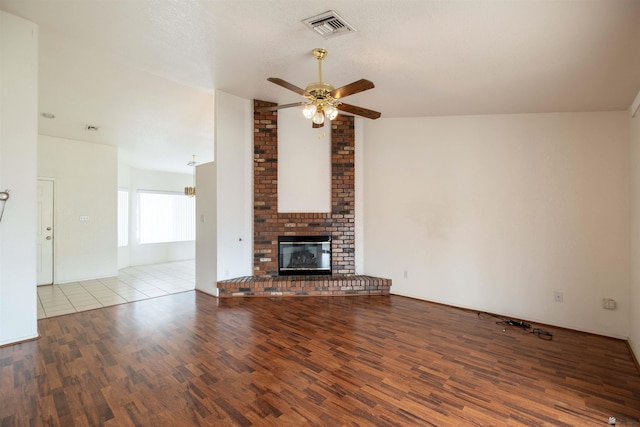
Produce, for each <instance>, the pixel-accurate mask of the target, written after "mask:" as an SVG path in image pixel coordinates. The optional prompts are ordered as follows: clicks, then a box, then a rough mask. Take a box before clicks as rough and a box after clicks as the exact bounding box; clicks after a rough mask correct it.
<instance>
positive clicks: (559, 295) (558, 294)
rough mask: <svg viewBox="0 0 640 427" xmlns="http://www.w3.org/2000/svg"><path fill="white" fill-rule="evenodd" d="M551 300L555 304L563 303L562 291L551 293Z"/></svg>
mask: <svg viewBox="0 0 640 427" xmlns="http://www.w3.org/2000/svg"><path fill="white" fill-rule="evenodd" d="M553 300H554V301H555V302H563V301H564V295H562V291H554V292H553Z"/></svg>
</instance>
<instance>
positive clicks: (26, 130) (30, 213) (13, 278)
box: [0, 12, 38, 345]
mask: <svg viewBox="0 0 640 427" xmlns="http://www.w3.org/2000/svg"><path fill="white" fill-rule="evenodd" d="M37 118H38V27H37V26H36V25H35V24H33V23H31V22H29V21H25V20H23V19H21V18H18V17H16V16H13V15H9V14H7V13H5V12H0V191H5V190H6V189H8V190H10V198H9V200H7V202H6V206H5V212H4V216H3V218H2V221H1V222H0V345H5V344H10V343H14V342H19V341H23V340H27V339H31V338H35V337H37V336H38V329H37V320H36V317H37V315H36V302H37V297H36V226H37V223H36V203H37V131H38V123H37ZM0 209H2V203H1V202H0Z"/></svg>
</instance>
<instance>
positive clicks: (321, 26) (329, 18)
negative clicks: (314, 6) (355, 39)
mask: <svg viewBox="0 0 640 427" xmlns="http://www.w3.org/2000/svg"><path fill="white" fill-rule="evenodd" d="M302 22H304V23H305V24H306V25H308V26H309V27H310V28H312V29H313V30H314V31H315V32H316V33H318V34H320V35H321V36H322V37H324V38H325V39H328V38H330V37H337V36H341V35H344V34H349V33H353V32H355V31H356V29H355V28H353V27H352V26H351V25H349V23H348V22H347V21H345V20H344V19H343V18H342V17H341V16H340V15H338V14H337V13H336V12H335V11H333V10H329V11H327V12H324V13H321V14H320V15H316V16H312V17H311V18H307V19H304V20H303V21H302Z"/></svg>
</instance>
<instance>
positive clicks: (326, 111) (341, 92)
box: [257, 48, 381, 127]
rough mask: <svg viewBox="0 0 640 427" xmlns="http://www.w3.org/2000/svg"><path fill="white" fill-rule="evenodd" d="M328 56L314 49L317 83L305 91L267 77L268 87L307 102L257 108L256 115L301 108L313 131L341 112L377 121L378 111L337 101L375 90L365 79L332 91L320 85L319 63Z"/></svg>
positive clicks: (327, 86) (324, 52) (321, 82)
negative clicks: (285, 90) (294, 95)
mask: <svg viewBox="0 0 640 427" xmlns="http://www.w3.org/2000/svg"><path fill="white" fill-rule="evenodd" d="M327 53H328V52H327V51H326V50H325V49H321V48H316V49H313V56H315V58H316V59H317V60H318V81H317V82H315V83H311V84H309V85H308V86H307V87H306V88H304V89H302V88H299V87H298V86H296V85H294V84H291V83H289V82H287V81H285V80H282V79H280V78H277V77H269V78H268V79H267V80H268V81H270V82H271V83H275V84H277V85H278V86H282V87H283V88H285V89H289V90H290V91H293V92H295V93H297V94H298V95H302V96H304V97H305V98H306V101H301V102H295V103H293V104H284V105H277V106H275V107H264V108H259V109H258V110H257V111H260V112H261V111H274V110H280V109H282V108H290V107H304V109H303V110H302V113H303V114H304V116H305V117H306V118H308V119H311V121H312V122H313V127H321V126H323V125H324V121H325V118H327V119H329V120H333V119H335V118H336V117H337V116H338V111H344V112H345V113H350V114H355V115H356V116H362V117H366V118H368V119H374V120H375V119H377V118H378V117H380V116H381V113H379V112H377V111H373V110H369V109H367V108H363V107H358V106H355V105H351V104H345V103H344V102H342V101H340V99H342V98H345V97H347V96H349V95H354V94H356V93H360V92H364V91H365V90H369V89H373V88H374V87H375V86H374V84H373V82H371V81H369V80H366V79H360V80H357V81H355V82H353V83H349V84H348V85H345V86H342V87H339V88H338V89H335V88H334V87H333V86H331V85H330V84H329V83H325V82H323V81H322V60H323V59H324V58H325V57H326V56H327Z"/></svg>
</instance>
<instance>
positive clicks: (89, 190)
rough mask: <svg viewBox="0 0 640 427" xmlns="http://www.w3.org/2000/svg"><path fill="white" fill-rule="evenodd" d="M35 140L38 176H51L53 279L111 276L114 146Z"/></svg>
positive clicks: (114, 237) (114, 260)
mask: <svg viewBox="0 0 640 427" xmlns="http://www.w3.org/2000/svg"><path fill="white" fill-rule="evenodd" d="M38 141H39V142H38V176H39V177H41V178H53V179H54V198H55V203H54V204H55V209H54V223H55V226H54V235H55V238H54V259H55V262H54V281H55V282H56V283H65V282H71V281H77V280H84V279H94V278H97V277H109V276H115V275H117V274H118V251H117V244H118V241H117V237H118V236H117V189H118V174H117V171H118V151H117V148H116V147H113V146H110V145H100V144H92V143H88V142H84V141H73V140H68V139H63V138H55V137H51V136H45V135H40V136H39V138H38ZM80 216H88V217H89V221H80Z"/></svg>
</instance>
